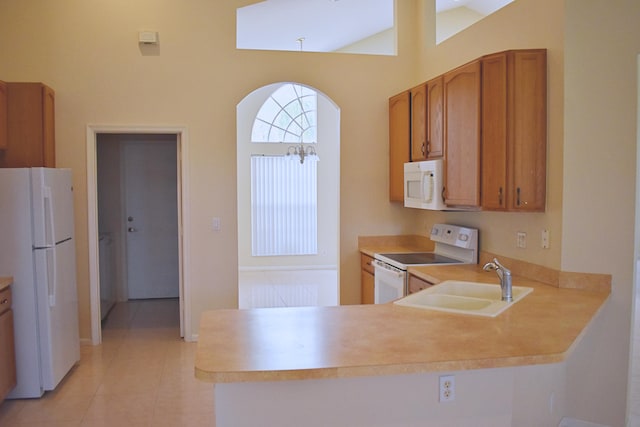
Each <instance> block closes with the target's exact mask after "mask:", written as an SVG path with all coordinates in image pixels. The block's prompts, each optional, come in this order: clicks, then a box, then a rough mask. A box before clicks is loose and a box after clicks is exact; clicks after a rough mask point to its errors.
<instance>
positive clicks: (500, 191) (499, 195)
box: [498, 187, 502, 206]
mask: <svg viewBox="0 0 640 427" xmlns="http://www.w3.org/2000/svg"><path fill="white" fill-rule="evenodd" d="M498 204H499V205H500V206H502V187H500V190H499V191H498Z"/></svg>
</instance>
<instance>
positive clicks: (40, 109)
mask: <svg viewBox="0 0 640 427" xmlns="http://www.w3.org/2000/svg"><path fill="white" fill-rule="evenodd" d="M54 96H55V95H54V92H53V90H52V89H51V88H49V87H47V86H45V85H43V84H42V83H12V82H9V83H7V132H8V134H7V135H8V138H7V148H6V150H5V151H4V152H3V153H2V155H1V156H0V167H16V168H19V167H38V166H45V167H55V153H54V151H55V127H54V122H55V117H54Z"/></svg>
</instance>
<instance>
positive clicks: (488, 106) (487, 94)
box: [482, 53, 507, 210]
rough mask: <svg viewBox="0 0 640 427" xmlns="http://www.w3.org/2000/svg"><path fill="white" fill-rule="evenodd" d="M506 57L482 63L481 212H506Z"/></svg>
mask: <svg viewBox="0 0 640 427" xmlns="http://www.w3.org/2000/svg"><path fill="white" fill-rule="evenodd" d="M506 196H507V55H506V54H504V53H501V54H496V55H491V56H488V57H485V58H483V60H482V208H483V209H488V210H506V208H507V204H506Z"/></svg>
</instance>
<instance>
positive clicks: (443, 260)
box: [380, 252, 461, 265]
mask: <svg viewBox="0 0 640 427" xmlns="http://www.w3.org/2000/svg"><path fill="white" fill-rule="evenodd" d="M380 255H382V256H383V257H386V258H389V259H391V260H393V261H396V262H399V263H400V264H404V265H421V264H460V263H461V261H459V260H457V259H453V258H448V257H446V256H443V255H438V254H436V253H433V252H409V253H391V254H380Z"/></svg>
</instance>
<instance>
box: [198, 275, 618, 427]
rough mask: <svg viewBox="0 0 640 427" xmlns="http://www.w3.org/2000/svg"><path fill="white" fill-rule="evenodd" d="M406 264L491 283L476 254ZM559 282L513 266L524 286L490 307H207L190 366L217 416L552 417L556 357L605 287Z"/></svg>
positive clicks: (559, 383) (292, 420) (355, 421)
mask: <svg viewBox="0 0 640 427" xmlns="http://www.w3.org/2000/svg"><path fill="white" fill-rule="evenodd" d="M412 273H413V274H415V275H418V276H423V277H425V278H426V279H428V280H431V281H433V280H436V281H441V280H447V279H457V280H469V281H482V282H487V283H497V277H496V276H495V274H489V273H486V272H483V271H482V269H481V267H480V266H479V265H457V266H446V267H441V266H440V267H439V266H427V267H417V268H415V269H413V271H412ZM602 276H604V275H602ZM578 277H579V276H578ZM584 277H586V276H584ZM607 277H608V276H607ZM587 281H588V280H587ZM569 282H570V287H571V289H567V288H563V287H557V286H551V285H549V284H545V283H541V282H538V281H536V280H532V279H530V278H527V277H523V276H517V275H516V276H514V279H513V284H514V285H518V286H529V287H532V288H534V291H533V292H532V293H531V294H529V295H528V296H527V297H525V298H524V299H523V300H521V301H519V302H517V303H515V304H514V305H513V306H512V307H510V308H509V309H508V310H507V311H505V312H504V313H502V314H501V315H499V316H498V317H496V318H491V319H488V318H482V317H477V316H468V315H457V314H448V313H439V312H435V311H429V310H421V309H414V308H408V307H400V306H397V305H394V304H381V305H360V306H340V307H299V308H277V309H255V310H216V311H209V312H206V313H204V314H203V316H202V319H201V326H200V336H199V342H198V352H197V357H196V363H195V375H196V377H197V378H199V379H201V380H203V381H208V382H211V383H214V387H215V411H216V420H217V424H216V425H217V426H218V427H222V426H228V425H234V426H242V425H252V423H253V424H254V425H255V423H256V422H258V423H259V422H262V423H263V425H278V426H287V425H291V426H294V425H305V426H315V425H318V426H320V425H368V426H375V425H379V426H383V425H416V424H418V423H419V424H420V425H442V423H443V422H448V423H453V424H455V423H458V424H456V425H493V426H501V425H504V426H508V425H518V423H517V422H516V421H517V420H518V419H527V418H530V417H532V416H533V417H535V418H534V419H535V420H536V421H538V422H540V423H541V424H540V423H539V424H538V425H551V424H549V423H551V422H555V425H557V421H558V420H559V418H560V417H561V415H562V414H558V413H557V412H556V411H555V407H556V406H555V403H554V401H555V400H554V399H558V400H559V401H561V400H562V399H563V398H564V369H565V364H564V361H565V360H566V359H567V358H568V357H570V355H571V352H572V350H573V349H574V348H575V346H576V345H577V343H578V342H579V340H580V338H581V337H582V336H584V335H585V334H586V333H587V332H588V326H589V324H590V323H591V321H592V320H593V319H594V317H596V316H597V313H598V311H599V310H600V308H601V307H602V306H603V304H604V303H605V301H606V300H607V298H608V296H609V292H610V288H609V286H608V284H607V283H604V284H598V285H596V286H591V285H589V286H588V287H587V288H588V289H586V290H585V289H580V287H581V286H580V284H579V282H580V280H576V281H569ZM605 282H606V280H605ZM441 374H453V375H455V379H456V388H457V389H456V399H455V401H454V402H447V403H439V402H438V376H439V375H441ZM489 390H490V391H489ZM549 402H551V403H549ZM429 422H433V424H429ZM514 423H515V424H514Z"/></svg>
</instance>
